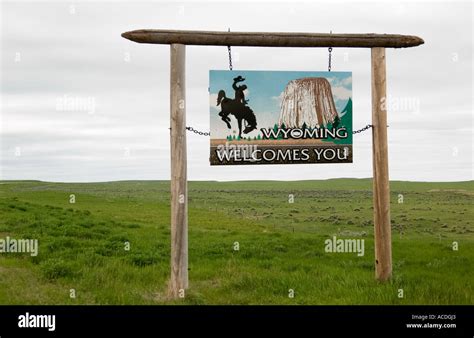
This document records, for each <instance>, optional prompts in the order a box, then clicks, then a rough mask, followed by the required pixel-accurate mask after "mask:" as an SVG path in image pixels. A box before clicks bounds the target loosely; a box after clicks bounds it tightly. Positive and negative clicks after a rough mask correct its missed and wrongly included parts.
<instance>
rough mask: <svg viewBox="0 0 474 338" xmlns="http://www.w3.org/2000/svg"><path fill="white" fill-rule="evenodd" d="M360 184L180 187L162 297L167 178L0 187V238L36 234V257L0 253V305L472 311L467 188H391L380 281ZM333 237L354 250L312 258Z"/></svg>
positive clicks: (472, 246)
mask: <svg viewBox="0 0 474 338" xmlns="http://www.w3.org/2000/svg"><path fill="white" fill-rule="evenodd" d="M371 187H372V182H371V180H369V179H362V180H357V179H336V180H327V181H298V182H270V181H265V182H263V181H259V182H250V181H249V182H228V183H219V182H190V183H189V267H190V271H189V277H190V289H189V290H188V291H187V294H186V297H185V299H180V300H176V301H170V300H169V299H167V296H166V290H167V278H168V276H169V254H170V238H169V232H170V230H169V218H170V217H169V182H165V181H130V182H111V183H87V184H65V183H46V182H37V181H3V182H0V238H6V236H10V237H11V238H18V239H19V238H37V239H38V240H39V254H38V255H37V256H35V257H32V256H31V255H29V254H27V253H21V254H20V253H0V304H474V296H473V280H474V264H473V262H474V228H473V222H474V217H473V216H474V209H473V200H474V182H473V181H470V182H457V183H409V182H391V198H392V204H391V217H392V237H393V264H394V266H393V278H392V280H391V281H390V282H388V283H378V282H376V281H375V280H374V252H373V251H374V246H373V223H372V192H371ZM71 194H73V195H74V197H75V203H70V201H71ZM290 194H292V195H293V196H294V203H289V195H290ZM402 199H403V203H399V202H402V201H401V200H402ZM333 235H336V236H337V237H338V238H360V239H364V240H365V255H364V256H362V257H358V256H357V255H356V254H355V253H327V252H325V250H324V249H325V245H324V241H325V240H326V239H329V238H332V236H333ZM454 241H455V242H457V243H458V245H459V249H458V250H457V251H455V250H453V242H454ZM126 242H129V243H130V250H128V251H127V250H125V243H126ZM235 242H238V244H239V251H236V250H234V246H235ZM71 289H74V290H75V296H76V297H75V298H71V297H70V294H71V293H70V290H71ZM289 289H293V290H294V298H291V297H289ZM399 289H403V298H399V295H400V292H399Z"/></svg>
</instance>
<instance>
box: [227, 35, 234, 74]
mask: <svg viewBox="0 0 474 338" xmlns="http://www.w3.org/2000/svg"><path fill="white" fill-rule="evenodd" d="M229 32H230V28H229ZM227 52H228V53H229V70H232V69H233V68H234V67H233V66H232V49H231V47H230V45H229V46H227Z"/></svg>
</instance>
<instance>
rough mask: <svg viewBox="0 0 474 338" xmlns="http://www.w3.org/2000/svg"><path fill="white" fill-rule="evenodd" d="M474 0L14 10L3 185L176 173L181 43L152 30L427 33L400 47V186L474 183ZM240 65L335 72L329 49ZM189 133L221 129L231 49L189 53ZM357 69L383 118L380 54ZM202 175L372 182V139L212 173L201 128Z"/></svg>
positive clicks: (242, 53)
mask: <svg viewBox="0 0 474 338" xmlns="http://www.w3.org/2000/svg"><path fill="white" fill-rule="evenodd" d="M472 7H473V6H472V3H471V1H465V2H453V1H446V2H422V3H413V2H365V3H344V2H334V1H331V2H319V3H313V2H301V3H297V2H289V3H283V2H265V3H258V4H256V3H253V2H246V1H242V2H238V3H221V4H220V3H211V2H192V3H185V2H184V3H166V2H161V1H154V2H150V1H149V2H140V3H139V2H136V1H122V2H98V1H88V2H83V1H74V2H31V1H28V2H2V5H1V27H0V28H1V58H2V60H1V68H0V71H1V73H0V74H1V88H0V90H1V120H0V123H1V130H0V132H1V134H0V142H1V144H0V149H1V153H0V156H1V163H0V179H3V180H12V179H38V180H47V181H68V182H72V181H111V180H128V179H169V177H170V163H169V158H170V155H169V130H168V127H169V46H166V45H145V44H137V43H133V42H131V41H128V40H126V39H123V38H122V37H121V36H120V34H121V33H122V32H125V31H129V30H134V29H141V28H161V29H197V30H227V28H228V27H230V28H231V30H233V31H282V32H283V31H287V32H329V31H330V30H332V32H333V33H369V32H371V33H398V34H410V35H418V36H420V37H422V38H423V39H424V40H425V44H424V45H422V46H420V47H416V48H409V49H396V50H395V49H388V50H387V57H386V59H387V89H388V94H389V106H388V110H389V112H388V120H389V125H390V127H389V164H390V178H391V179H392V180H413V181H460V180H471V179H472V175H473V166H472V154H473V148H472V132H473V124H472V120H473V118H472V116H473V102H472V98H473V91H472V78H473V55H472V46H473V36H472V18H473V8H472ZM232 52H233V64H234V69H240V70H301V71H325V70H327V59H328V52H327V49H325V48H309V49H305V48H250V47H234V48H233V49H232ZM186 53H187V55H186V58H187V59H186V67H187V70H186V80H187V125H189V126H193V127H194V128H196V129H200V130H203V131H207V130H208V129H209V94H208V86H209V83H208V81H209V70H211V69H227V67H228V58H227V48H226V47H198V46H190V47H187V50H186ZM332 67H333V70H335V71H352V72H353V76H352V81H353V82H352V90H353V104H354V108H353V116H354V121H353V126H354V129H358V128H361V127H363V126H365V125H366V124H368V123H370V122H371V104H370V90H371V89H370V50H368V49H350V48H335V49H334V50H333V65H332ZM187 136H188V178H189V179H190V180H249V179H275V180H300V179H325V178H336V177H371V176H372V158H371V157H372V153H371V133H370V132H365V133H362V134H358V135H356V136H355V137H354V147H353V149H354V163H353V164H308V165H286V166H277V165H271V166H235V167H233V166H226V167H223V166H219V167H210V165H209V138H208V137H202V136H197V135H194V134H189V133H188V135H187Z"/></svg>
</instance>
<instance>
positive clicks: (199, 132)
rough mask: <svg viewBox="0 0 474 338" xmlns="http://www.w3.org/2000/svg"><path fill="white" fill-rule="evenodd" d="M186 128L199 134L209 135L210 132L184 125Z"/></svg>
mask: <svg viewBox="0 0 474 338" xmlns="http://www.w3.org/2000/svg"><path fill="white" fill-rule="evenodd" d="M186 130H189V131H192V132H193V133H195V134H198V135H201V136H210V135H211V133H210V132H205V131H199V130H196V129H194V128H193V127H186Z"/></svg>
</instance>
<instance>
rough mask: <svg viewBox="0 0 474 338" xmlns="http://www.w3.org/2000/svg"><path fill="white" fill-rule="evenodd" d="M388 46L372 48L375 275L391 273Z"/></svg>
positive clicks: (378, 276)
mask: <svg viewBox="0 0 474 338" xmlns="http://www.w3.org/2000/svg"><path fill="white" fill-rule="evenodd" d="M385 76H386V71H385V48H381V47H375V48H372V125H373V128H372V161H373V162H372V164H373V173H374V178H373V189H374V196H373V198H374V236H375V238H374V240H375V277H376V278H377V279H378V280H380V281H386V280H388V279H390V277H391V276H392V239H391V237H392V234H391V226H390V184H389V178H388V148H387V102H386V100H387V98H386V89H387V88H386V77H385Z"/></svg>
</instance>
